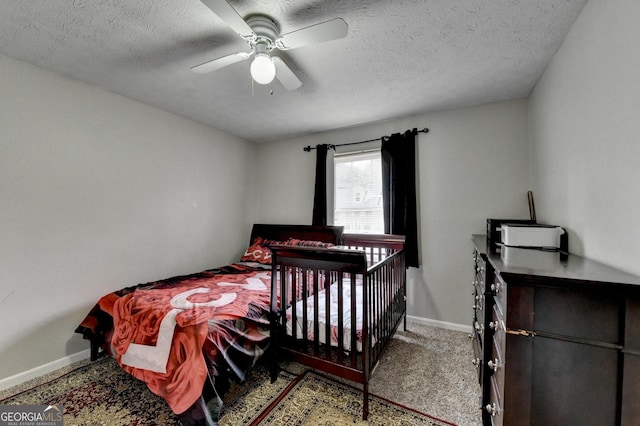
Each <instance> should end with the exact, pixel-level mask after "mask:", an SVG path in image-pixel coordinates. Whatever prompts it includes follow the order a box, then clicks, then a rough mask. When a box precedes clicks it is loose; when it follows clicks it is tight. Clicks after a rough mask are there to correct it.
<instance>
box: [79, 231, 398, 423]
mask: <svg viewBox="0 0 640 426" xmlns="http://www.w3.org/2000/svg"><path fill="white" fill-rule="evenodd" d="M350 238H353V237H351V236H349V237H347V236H346V235H345V236H343V234H342V227H315V226H305V225H262V224H256V225H254V226H253V229H252V232H251V239H250V247H249V249H248V250H247V251H246V252H245V254H244V255H243V257H242V261H241V262H239V263H235V264H231V265H227V266H224V267H221V268H216V269H210V270H205V271H201V272H198V273H194V274H189V275H184V276H179V277H173V278H169V279H166V280H161V281H157V282H151V283H146V284H140V285H137V286H134V287H127V288H124V289H122V290H118V291H115V292H113V293H109V294H107V295H105V296H104V297H102V298H101V299H100V300H99V301H98V303H97V304H96V305H95V307H94V308H93V309H92V310H91V311H90V312H89V314H88V315H87V316H86V317H85V319H84V320H83V321H82V323H81V324H80V325H79V326H78V328H77V329H76V332H78V333H81V334H83V336H84V337H85V338H86V339H89V341H90V342H91V357H92V359H96V358H97V357H98V356H99V355H100V354H102V353H107V354H109V355H110V356H112V357H114V358H115V359H116V360H117V362H118V363H119V365H120V366H121V367H122V368H123V369H124V370H125V371H127V372H129V373H130V374H132V375H133V376H134V377H136V378H138V379H140V380H143V381H144V382H145V383H146V384H147V386H148V387H149V389H150V390H151V391H152V392H154V393H156V394H158V395H160V396H161V397H163V398H164V399H165V400H166V401H167V403H168V405H169V406H170V407H171V409H172V410H173V411H174V412H175V413H176V414H177V415H178V417H179V418H180V420H181V421H182V423H183V424H185V425H192V424H215V423H214V419H213V418H212V416H211V413H210V408H208V407H207V404H208V403H209V406H210V407H214V406H215V405H216V404H215V402H216V401H220V398H219V396H220V395H221V393H223V392H224V391H225V390H226V388H227V387H228V383H229V380H237V381H243V380H244V377H245V374H246V373H247V371H248V370H249V369H250V368H251V367H252V366H253V365H254V364H255V362H256V361H257V359H258V358H260V357H261V356H262V355H264V354H265V353H269V354H271V355H275V354H276V353H279V351H275V350H268V348H269V345H270V343H271V340H272V339H270V337H269V336H270V334H272V333H273V332H274V329H275V326H276V321H275V320H274V319H275V318H276V317H275V316H274V314H275V313H277V310H278V309H279V307H280V306H281V305H282V306H283V307H284V306H286V305H289V307H290V308H291V309H293V305H294V303H292V302H293V301H294V300H295V301H296V303H297V302H298V301H300V300H302V298H303V296H306V295H309V294H313V293H315V294H317V295H318V296H319V297H320V296H321V292H322V290H323V286H324V285H325V281H323V275H322V274H318V273H313V272H312V271H311V270H309V271H307V272H304V273H302V274H301V273H300V271H297V272H295V274H296V278H292V280H293V281H295V280H296V279H297V278H298V277H303V278H301V279H303V280H304V281H305V284H306V287H305V288H303V287H301V286H300V285H297V286H296V287H297V288H296V290H295V292H294V293H291V291H290V290H291V289H290V288H288V289H287V290H286V294H289V295H291V294H296V296H295V299H290V298H288V297H284V298H282V296H281V294H282V292H281V291H280V284H279V282H278V279H277V277H280V276H282V274H281V273H278V274H272V270H273V268H277V266H276V265H278V264H276V265H273V264H272V251H271V250H270V247H272V246H273V247H280V248H299V249H300V250H301V251H296V250H294V253H295V255H296V256H300V255H301V254H302V255H303V256H307V255H308V256H309V258H310V261H312V262H316V261H317V260H318V259H316V258H318V257H320V258H322V257H323V256H325V255H326V256H329V258H327V259H328V260H329V262H330V263H331V265H333V267H335V270H334V271H332V270H331V268H330V266H331V265H329V264H326V263H324V264H323V267H324V274H325V275H326V276H327V277H329V278H330V279H334V278H338V276H339V275H341V274H342V271H343V269H344V268H346V269H348V270H349V271H351V269H352V268H353V267H354V266H353V263H354V262H353V257H354V256H356V257H361V258H364V252H353V251H348V250H344V249H335V248H332V247H331V246H334V245H336V246H337V245H341V244H343V243H344V242H345V240H346V241H348V240H349V239H350ZM374 245H375V244H374ZM384 250H388V249H387V248H385V249H383V251H384ZM329 253H331V254H329ZM356 253H359V254H356ZM378 253H382V251H378ZM378 256H380V254H378ZM285 258H286V257H283V256H281V257H280V259H281V260H282V259H285ZM320 260H321V261H322V259H320ZM396 267H400V265H399V264H398V265H396ZM402 272H403V273H404V269H402ZM356 275H357V274H356ZM356 275H354V276H353V277H354V279H355V280H357V279H358V278H357V277H356ZM364 276H365V275H363V277H364ZM367 276H369V275H367ZM387 279H388V278H387V277H383V276H378V277H377V278H376V280H377V281H378V282H382V281H386V280H387ZM287 280H289V279H288V278H286V279H285V280H283V282H287ZM289 281H291V280H289ZM327 282H328V281H327ZM340 282H344V280H343V279H338V281H337V283H338V285H340V284H339V283H340ZM354 282H355V281H354ZM365 282H366V281H365ZM402 282H403V283H404V280H403V281H402ZM273 283H275V285H273ZM361 287H362V285H361ZM365 287H366V286H365ZM363 288H364V287H363ZM316 290H317V291H316ZM380 291H381V292H384V291H387V290H384V289H380ZM402 291H404V287H403V290H402ZM296 292H299V294H298V293H296ZM354 294H355V293H354ZM334 295H335V292H334ZM361 297H362V298H364V299H366V300H370V299H371V298H372V296H371V295H370V294H369V292H368V291H364V292H362V296H361ZM334 299H335V297H334ZM383 299H384V300H385V301H383ZM328 300H329V301H331V300H332V299H331V297H329V299H328ZM340 300H341V298H337V301H336V303H338V305H339V306H342V305H341V303H342V302H340ZM354 300H356V299H354ZM377 300H378V302H376V303H377V305H375V306H376V308H375V309H377V310H380V308H381V307H382V306H383V305H385V306H386V305H387V304H388V303H387V302H386V300H388V297H387V296H384V297H383V298H380V299H377ZM281 301H282V302H284V303H281ZM369 303H370V302H369ZM351 305H352V303H351ZM285 310H286V309H285ZM376 312H377V311H376ZM367 315H369V316H371V315H377V314H376V313H374V312H373V311H371V312H370V311H369V310H367V314H365V316H364V317H363V318H364V320H365V321H364V323H363V325H364V327H363V330H364V331H363V332H362V333H361V332H360V331H358V332H357V333H354V335H356V334H358V335H361V336H362V337H361V339H360V340H357V341H354V343H353V346H349V345H344V344H343V345H342V346H338V348H342V349H343V350H348V348H351V347H357V348H359V349H360V350H361V352H358V353H361V354H363V355H362V356H358V358H362V359H363V360H365V359H368V357H371V356H372V357H375V358H376V359H377V357H379V353H380V348H381V347H382V346H381V345H380V344H381V343H385V337H384V335H385V334H389V330H391V329H393V330H395V328H393V327H391V328H390V327H389V324H390V321H391V320H392V318H391V317H389V318H386V317H385V318H386V319H385V320H384V321H383V322H382V323H380V321H377V320H376V321H371V320H370V319H369V317H367ZM293 317H294V318H295V313H294V314H293ZM387 322H389V324H387ZM383 323H384V324H387V325H386V326H383V325H382V324H383ZM294 324H295V322H294ZM372 326H373V327H374V328H373V330H375V331H373V332H370V331H369V330H370V329H371V327H372ZM376 327H377V328H376ZM395 327H397V324H396V325H395ZM340 329H342V327H338V330H340ZM353 329H358V327H353ZM358 330H359V329H358ZM383 330H386V331H383ZM276 333H278V332H277V331H276ZM339 333H343V332H339ZM391 333H392V331H391ZM370 335H372V336H374V337H369V336H370ZM341 336H342V334H341ZM389 337H390V334H389ZM372 340H374V341H375V343H374V344H371V341H372ZM387 340H388V339H387ZM280 345H282V348H283V349H284V348H286V347H287V345H286V340H279V339H278V348H280ZM358 345H360V346H358ZM272 346H273V345H272ZM353 352H357V351H353ZM376 354H378V355H376ZM341 359H342V358H341ZM309 365H314V363H313V362H311V363H309ZM363 365H366V366H369V362H367V363H365V364H363ZM365 371H366V374H367V376H366V377H368V373H369V371H370V368H369V367H367V368H366V369H365ZM329 372H331V371H329ZM336 372H337V373H341V372H342V370H336ZM343 375H345V377H347V378H351V376H352V375H351V374H343ZM358 377H359V376H358ZM365 392H366V389H365ZM212 401H213V402H214V404H211V402H212ZM365 403H366V401H365ZM218 408H219V407H217V408H216V409H218ZM214 418H215V415H214Z"/></svg>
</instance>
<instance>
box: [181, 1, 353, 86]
mask: <svg viewBox="0 0 640 426" xmlns="http://www.w3.org/2000/svg"><path fill="white" fill-rule="evenodd" d="M201 1H202V3H204V4H205V6H207V7H208V8H209V9H211V10H212V11H213V13H215V14H216V15H218V17H219V18H220V19H222V20H223V21H225V22H226V23H227V24H228V25H229V26H230V27H231V29H232V30H234V31H235V32H236V33H238V35H239V36H240V37H242V39H244V40H245V41H246V42H247V43H249V46H250V47H251V51H250V52H236V53H232V54H230V55H226V56H222V57H220V58H217V59H213V60H211V61H207V62H204V63H202V64H200V65H196V66H194V67H192V68H191V71H193V72H196V73H199V74H206V73H209V72H212V71H215V70H218V69H220V68H223V67H226V66H228V65H232V64H235V63H236V62H240V61H244V60H247V59H249V58H250V57H251V56H254V55H255V58H254V60H253V62H252V63H251V77H252V78H253V80H254V81H255V82H256V83H258V84H269V83H271V82H272V81H273V79H274V78H277V79H278V81H280V83H282V85H283V86H284V88H285V89H287V90H295V89H297V88H298V87H300V86H302V82H301V81H300V79H299V78H298V77H297V76H296V75H295V74H294V73H293V71H292V70H291V68H289V66H288V65H287V64H285V63H284V61H283V60H282V59H281V58H280V57H279V56H276V55H272V54H271V53H272V51H273V50H275V49H279V50H291V49H296V48H298V47H302V46H308V45H310V44H315V43H321V42H324V41H329V40H336V39H339V38H343V37H346V35H347V30H348V29H349V27H348V25H347V23H346V22H344V20H342V19H341V18H335V19H331V20H329V21H325V22H321V23H319V24H315V25H311V26H309V27H305V28H301V29H299V30H296V31H292V32H290V33H287V34H282V35H281V34H280V28H279V26H278V24H277V23H276V21H275V20H273V19H272V18H271V17H269V16H267V15H262V14H253V15H249V16H248V17H247V18H246V20H245V19H242V17H241V16H240V15H239V14H238V12H236V10H235V9H234V8H233V7H232V6H231V5H230V4H229V3H227V2H226V1H225V0H201Z"/></svg>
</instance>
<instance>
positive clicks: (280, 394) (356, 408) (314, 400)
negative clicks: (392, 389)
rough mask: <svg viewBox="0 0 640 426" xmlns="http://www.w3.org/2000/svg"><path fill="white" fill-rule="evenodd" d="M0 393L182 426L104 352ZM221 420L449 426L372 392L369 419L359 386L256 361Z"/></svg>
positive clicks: (72, 424) (85, 422)
mask: <svg viewBox="0 0 640 426" xmlns="http://www.w3.org/2000/svg"><path fill="white" fill-rule="evenodd" d="M69 370H70V371H66V372H62V373H58V374H56V373H52V374H51V375H48V376H46V377H43V378H39V379H34V380H32V381H30V382H27V383H24V384H22V385H20V386H18V387H16V388H13V389H8V390H5V391H2V392H0V405H8V404H28V405H44V404H50V405H53V404H62V405H63V406H64V425H65V426H76V425H77V426H89V425H90V426H98V425H104V426H125V425H127V426H128V425H145V426H146V425H150V426H152V425H162V426H174V425H176V426H177V425H180V422H179V420H178V418H177V417H176V416H175V415H174V414H173V412H172V411H171V410H170V409H169V407H168V406H167V404H166V403H165V402H164V400H162V399H161V398H160V397H158V396H156V395H154V394H153V393H152V392H151V391H149V389H148V388H147V387H146V385H145V384H144V383H143V382H141V381H139V380H137V379H135V378H133V377H132V376H130V375H129V374H127V373H125V372H124V371H122V370H121V369H120V368H119V367H118V365H117V364H116V362H115V361H114V360H113V359H111V358H109V357H102V358H100V359H99V360H98V361H95V362H82V363H80V366H79V367H76V368H73V369H69ZM219 425H220V426H244V425H300V426H303V425H326V426H329V425H332V426H342V425H384V426H393V425H425V426H444V425H453V423H449V422H446V421H443V420H439V419H436V418H434V417H430V416H428V415H426V414H423V413H420V412H417V411H415V410H412V409H410V408H406V407H403V406H401V405H398V404H395V403H393V402H391V401H388V400H386V399H384V398H381V397H377V396H373V395H371V398H370V401H369V418H368V422H363V421H362V391H360V390H359V389H356V388H354V387H351V386H349V385H347V384H343V383H341V382H338V381H335V380H332V379H330V378H328V377H325V376H323V375H320V374H316V373H313V372H310V371H307V372H305V373H303V374H301V375H299V376H297V377H296V375H295V374H293V373H289V372H287V371H281V372H280V374H279V376H278V380H276V382H275V383H270V379H269V372H268V370H267V369H266V368H263V367H260V366H258V367H256V368H254V369H253V370H252V371H251V373H250V374H249V375H248V377H247V380H246V381H245V383H243V384H236V383H232V385H231V388H230V389H229V391H228V392H227V393H226V394H225V396H224V407H223V409H222V417H221V419H220V422H219Z"/></svg>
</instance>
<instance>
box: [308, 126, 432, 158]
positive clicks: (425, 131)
mask: <svg viewBox="0 0 640 426" xmlns="http://www.w3.org/2000/svg"><path fill="white" fill-rule="evenodd" d="M417 132H418V133H429V129H428V128H426V127H425V128H424V129H422V130H417ZM384 139H389V136H382V137H380V138H375V139H369V140H367V141H360V142H350V143H341V144H338V145H329V148H331V149H336V146H347V145H359V144H361V143H367V142H375V141H378V140H384ZM312 149H316V147H315V146H310V145H308V146H305V147H304V150H305V152H309V151H311V150H312Z"/></svg>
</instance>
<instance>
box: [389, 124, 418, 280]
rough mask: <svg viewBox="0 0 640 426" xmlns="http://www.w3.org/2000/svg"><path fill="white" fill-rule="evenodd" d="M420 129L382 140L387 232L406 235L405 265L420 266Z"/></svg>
mask: <svg viewBox="0 0 640 426" xmlns="http://www.w3.org/2000/svg"><path fill="white" fill-rule="evenodd" d="M416 135H417V130H416V129H413V130H407V131H406V132H405V133H404V134H400V133H396V134H393V135H391V136H390V137H389V138H384V139H383V140H382V149H381V157H382V201H383V214H384V232H385V233H387V234H396V235H404V236H405V252H406V265H407V266H414V267H416V268H417V267H419V259H418V216H417V206H416Z"/></svg>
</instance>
